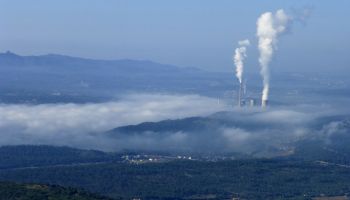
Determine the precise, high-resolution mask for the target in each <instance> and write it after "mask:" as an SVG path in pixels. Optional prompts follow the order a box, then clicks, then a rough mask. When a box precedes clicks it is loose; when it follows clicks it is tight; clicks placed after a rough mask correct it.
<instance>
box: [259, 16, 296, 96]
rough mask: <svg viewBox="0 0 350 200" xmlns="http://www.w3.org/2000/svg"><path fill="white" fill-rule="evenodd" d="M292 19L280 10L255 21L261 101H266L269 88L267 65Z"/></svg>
mask: <svg viewBox="0 0 350 200" xmlns="http://www.w3.org/2000/svg"><path fill="white" fill-rule="evenodd" d="M291 21H292V18H291V17H290V16H288V15H287V14H286V13H285V12H284V10H282V9H280V10H278V11H277V12H276V13H275V14H273V13H271V12H266V13H263V14H262V15H261V16H260V17H259V19H258V21H257V36H258V39H259V46H258V48H259V51H260V57H259V63H260V66H261V71H260V73H261V75H262V77H263V85H264V86H263V87H264V88H263V94H262V100H263V101H265V100H268V95H269V86H270V83H269V82H270V74H269V73H270V72H269V64H270V61H271V58H272V56H273V53H274V51H275V49H276V48H277V46H276V45H277V42H278V37H279V36H280V35H281V34H282V33H284V32H285V31H286V30H287V29H288V26H289V25H290V22H291Z"/></svg>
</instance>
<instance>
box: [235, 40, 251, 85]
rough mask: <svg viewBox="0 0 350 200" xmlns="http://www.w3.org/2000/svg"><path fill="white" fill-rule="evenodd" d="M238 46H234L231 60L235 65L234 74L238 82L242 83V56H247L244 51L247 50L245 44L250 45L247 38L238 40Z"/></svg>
mask: <svg viewBox="0 0 350 200" xmlns="http://www.w3.org/2000/svg"><path fill="white" fill-rule="evenodd" d="M238 45H239V47H238V48H236V50H235V55H234V56H233V61H234V63H235V65H236V76H237V78H238V80H239V83H242V76H243V69H244V65H243V61H244V58H246V57H247V54H246V51H247V48H246V47H247V46H249V45H250V42H249V40H241V41H239V42H238Z"/></svg>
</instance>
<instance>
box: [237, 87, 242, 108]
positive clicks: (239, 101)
mask: <svg viewBox="0 0 350 200" xmlns="http://www.w3.org/2000/svg"><path fill="white" fill-rule="evenodd" d="M242 97H243V82H240V83H239V89H238V106H239V107H241V106H242Z"/></svg>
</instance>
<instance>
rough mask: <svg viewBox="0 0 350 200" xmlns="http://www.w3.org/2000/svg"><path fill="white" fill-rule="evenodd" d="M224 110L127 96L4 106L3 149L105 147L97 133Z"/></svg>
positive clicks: (205, 101)
mask: <svg viewBox="0 0 350 200" xmlns="http://www.w3.org/2000/svg"><path fill="white" fill-rule="evenodd" d="M223 109H224V105H223V104H220V105H219V104H217V100H216V99H212V98H207V97H203V96H198V95H186V96H178V95H160V94H139V95H128V96H125V97H124V98H122V99H121V100H120V101H117V102H107V103H98V104H42V105H8V104H2V105H0V135H1V138H2V139H1V140H0V145H8V144H56V145H72V146H74V145H78V146H82V147H84V146H85V147H89V146H90V145H91V147H98V148H100V149H101V148H102V149H103V145H104V144H103V143H104V142H105V141H104V138H100V137H97V135H96V134H97V133H101V132H104V131H107V130H110V129H112V128H115V127H118V126H124V125H130V124H138V123H141V122H144V121H159V120H165V119H177V118H184V117H190V116H199V115H200V116H202V115H208V114H211V113H214V112H217V111H220V110H223ZM98 140H102V141H98ZM99 142H101V144H98V143H99Z"/></svg>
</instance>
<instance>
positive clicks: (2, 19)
mask: <svg viewBox="0 0 350 200" xmlns="http://www.w3.org/2000/svg"><path fill="white" fill-rule="evenodd" d="M279 8H283V9H285V10H286V11H287V12H289V13H292V10H295V9H297V10H298V9H299V10H302V9H303V8H311V9H312V14H311V16H310V18H309V19H308V20H307V23H306V24H302V23H295V24H294V25H293V30H292V32H291V33H290V34H288V35H285V36H283V37H282V38H281V39H280V42H279V47H278V51H277V52H276V54H275V56H274V59H273V61H272V63H271V65H272V67H273V70H281V71H283V70H286V71H300V70H304V71H310V70H322V71H323V70H326V71H329V70H338V71H341V70H344V69H347V68H349V67H350V66H349V63H350V58H349V56H348V54H349V52H350V39H349V36H350V23H349V21H348V20H349V19H350V12H349V8H350V1H349V0H334V1H326V0H324V1H323V0H298V1H295V0H283V1H280V0H265V1H262V0H244V1H243V0H240V1H235V0H220V1H214V0H210V1H209V0H176V1H164V0H147V1H136V0H124V1H122V0H114V1H112V0H74V1H72V0H50V1H48V0H26V1H21V0H0V51H6V50H11V51H13V52H15V53H18V54H22V55H38V54H47V53H57V54H65V55H72V56H80V57H89V58H99V59H123V58H129V59H146V60H153V61H156V62H161V63H167V64H174V65H179V66H191V67H198V68H204V69H208V70H214V71H231V70H232V69H233V63H232V59H231V58H232V53H233V51H234V48H235V47H236V42H237V41H238V40H241V39H245V38H248V39H250V40H251V41H252V43H253V45H252V46H251V47H250V48H249V49H248V57H249V58H248V59H247V70H248V71H250V70H251V71H253V70H256V69H258V64H257V57H258V52H257V50H256V44H257V39H256V36H255V33H256V20H257V18H258V17H259V15H260V14H262V13H263V12H266V11H275V10H277V9H279Z"/></svg>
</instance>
